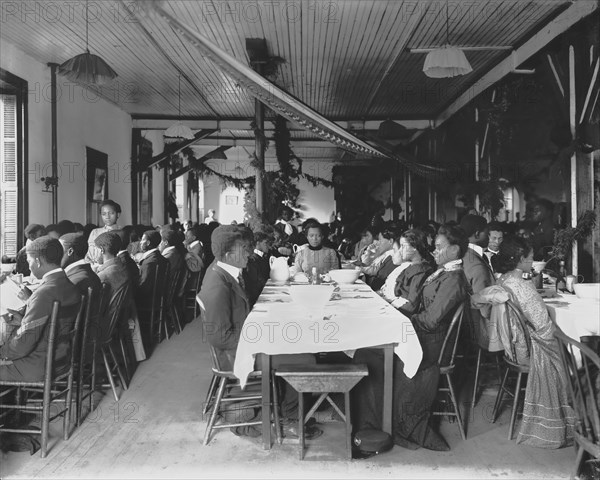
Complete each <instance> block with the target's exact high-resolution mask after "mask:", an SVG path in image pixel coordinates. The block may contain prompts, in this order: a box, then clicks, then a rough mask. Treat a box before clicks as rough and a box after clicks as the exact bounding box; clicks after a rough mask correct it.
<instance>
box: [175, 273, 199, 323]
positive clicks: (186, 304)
mask: <svg viewBox="0 0 600 480" xmlns="http://www.w3.org/2000/svg"><path fill="white" fill-rule="evenodd" d="M203 277H204V269H202V270H201V271H199V272H192V273H191V275H190V277H189V278H188V281H187V286H188V288H186V290H185V292H184V293H183V296H182V297H181V303H182V307H181V310H182V311H183V312H184V316H185V314H186V313H187V312H188V311H190V310H191V311H192V315H193V318H196V317H197V316H198V315H199V314H200V307H199V306H198V302H196V295H197V294H198V292H199V291H200V287H201V286H202V279H203Z"/></svg>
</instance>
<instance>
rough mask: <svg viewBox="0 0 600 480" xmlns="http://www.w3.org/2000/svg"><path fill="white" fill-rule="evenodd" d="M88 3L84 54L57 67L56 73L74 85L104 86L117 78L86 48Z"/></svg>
mask: <svg viewBox="0 0 600 480" xmlns="http://www.w3.org/2000/svg"><path fill="white" fill-rule="evenodd" d="M88 30H89V22H88V2H87V0H86V2H85V53H81V54H79V55H76V56H75V57H73V58H71V59H69V60H67V61H66V62H64V63H63V64H62V65H60V66H59V67H58V73H60V74H61V75H64V76H65V77H67V78H68V79H69V80H70V81H72V82H76V83H87V84H94V85H106V84H108V83H110V82H112V81H113V80H114V79H115V78H117V72H115V71H114V70H113V69H112V68H111V67H110V65H109V64H108V63H106V62H105V61H104V60H103V59H102V58H100V57H99V56H98V55H93V54H91V53H90V50H89V47H88Z"/></svg>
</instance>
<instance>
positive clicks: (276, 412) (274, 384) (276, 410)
mask: <svg viewBox="0 0 600 480" xmlns="http://www.w3.org/2000/svg"><path fill="white" fill-rule="evenodd" d="M276 380H277V379H276V377H275V370H272V371H271V387H272V388H273V423H274V424H275V438H277V443H278V444H279V445H281V444H282V443H283V434H282V432H281V419H280V418H279V394H278V393H277V381H276Z"/></svg>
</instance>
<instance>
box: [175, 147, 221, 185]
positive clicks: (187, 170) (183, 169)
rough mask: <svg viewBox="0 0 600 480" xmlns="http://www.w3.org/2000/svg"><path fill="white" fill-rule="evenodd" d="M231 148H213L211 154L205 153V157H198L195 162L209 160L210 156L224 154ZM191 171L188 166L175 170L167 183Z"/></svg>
mask: <svg viewBox="0 0 600 480" xmlns="http://www.w3.org/2000/svg"><path fill="white" fill-rule="evenodd" d="M230 148H231V147H225V146H221V147H219V148H215V149H214V150H213V151H212V152H209V153H207V154H206V155H204V156H203V157H200V158H199V159H197V161H200V162H202V161H206V160H211V159H212V155H213V154H214V153H215V152H223V153H224V152H225V150H229V149H230ZM191 169H192V167H190V166H189V165H186V166H185V167H183V168H180V169H179V170H177V171H176V172H175V173H174V174H173V175H171V176H169V182H172V181H173V180H175V179H176V178H179V177H181V176H182V175H185V174H186V173H188V172H189V171H190V170H191Z"/></svg>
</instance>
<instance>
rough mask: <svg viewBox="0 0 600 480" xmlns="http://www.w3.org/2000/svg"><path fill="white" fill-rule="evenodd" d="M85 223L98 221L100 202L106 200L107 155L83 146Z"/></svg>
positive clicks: (96, 222)
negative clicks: (85, 201)
mask: <svg viewBox="0 0 600 480" xmlns="http://www.w3.org/2000/svg"><path fill="white" fill-rule="evenodd" d="M85 165H86V200H87V215H86V216H87V218H86V221H87V223H93V224H95V225H97V224H98V223H100V204H101V203H102V202H103V201H104V200H108V155H107V154H106V153H103V152H100V151H98V150H94V149H93V148H90V147H85Z"/></svg>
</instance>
